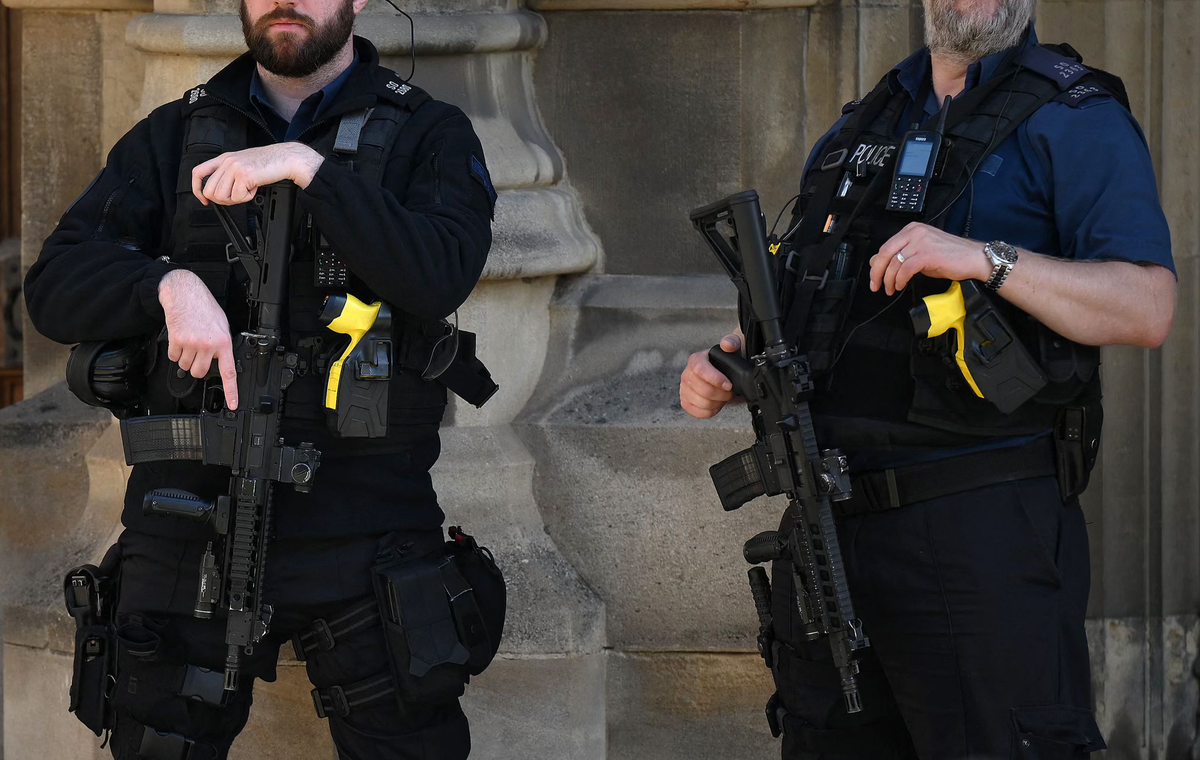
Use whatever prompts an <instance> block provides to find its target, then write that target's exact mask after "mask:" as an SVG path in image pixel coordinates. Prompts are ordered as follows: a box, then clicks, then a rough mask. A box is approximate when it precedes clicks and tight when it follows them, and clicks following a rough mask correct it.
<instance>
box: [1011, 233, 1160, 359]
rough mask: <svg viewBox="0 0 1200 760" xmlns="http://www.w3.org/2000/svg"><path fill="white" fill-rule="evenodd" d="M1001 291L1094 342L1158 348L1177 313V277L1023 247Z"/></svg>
mask: <svg viewBox="0 0 1200 760" xmlns="http://www.w3.org/2000/svg"><path fill="white" fill-rule="evenodd" d="M998 293H999V295H1000V296H1002V297H1004V298H1005V299H1006V300H1007V301H1009V302H1010V303H1012V304H1013V305H1014V306H1016V307H1017V308H1019V309H1021V310H1022V311H1025V312H1027V313H1029V314H1031V315H1032V316H1034V317H1036V318H1037V319H1038V320H1039V321H1041V322H1042V323H1043V324H1045V325H1046V326H1047V327H1049V328H1050V329H1051V330H1053V331H1054V332H1056V333H1058V334H1060V335H1062V336H1064V337H1066V338H1070V339H1071V340H1074V341H1076V342H1079V343H1084V344H1087V345H1092V346H1102V345H1111V344H1123V345H1134V346H1147V347H1151V348H1156V347H1158V346H1160V345H1161V344H1162V342H1163V341H1164V340H1166V336H1167V333H1168V332H1170V329H1171V322H1172V319H1173V317H1174V313H1175V276H1174V275H1173V274H1172V273H1171V271H1170V270H1168V269H1166V268H1165V267H1161V266H1156V265H1138V264H1132V263H1129V262H1125V261H1070V260H1066V259H1058V258H1053V257H1050V256H1042V255H1040V254H1036V253H1031V252H1029V251H1021V252H1020V256H1019V258H1018V260H1017V264H1016V266H1014V267H1013V270H1012V272H1011V273H1010V274H1009V277H1008V279H1007V280H1006V281H1005V283H1004V286H1003V287H1001V288H1000V290H999V291H998Z"/></svg>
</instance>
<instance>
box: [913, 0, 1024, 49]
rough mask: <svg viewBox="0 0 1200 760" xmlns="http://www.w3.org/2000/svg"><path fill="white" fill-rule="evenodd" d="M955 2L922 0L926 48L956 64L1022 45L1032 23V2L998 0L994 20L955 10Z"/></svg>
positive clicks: (992, 17)
mask: <svg viewBox="0 0 1200 760" xmlns="http://www.w3.org/2000/svg"><path fill="white" fill-rule="evenodd" d="M954 2H955V0H925V44H927V45H929V50H930V52H932V53H935V54H937V55H942V56H945V57H947V58H950V59H951V60H954V61H956V62H958V63H963V64H972V63H974V62H975V61H978V60H981V59H983V58H986V57H988V56H989V55H992V54H993V53H999V52H1000V51H1001V50H1007V49H1008V48H1010V47H1013V46H1014V45H1016V44H1017V43H1019V42H1020V41H1021V37H1022V35H1024V33H1025V29H1026V27H1028V26H1029V22H1030V21H1031V20H1033V3H1034V0H1000V5H999V7H998V8H997V9H996V13H995V15H993V16H990V17H989V16H983V15H980V14H978V13H976V12H974V11H972V10H968V11H966V12H965V13H963V12H961V11H959V10H958V9H957V8H955V7H954Z"/></svg>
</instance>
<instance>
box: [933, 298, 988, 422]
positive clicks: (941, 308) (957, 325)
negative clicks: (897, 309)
mask: <svg viewBox="0 0 1200 760" xmlns="http://www.w3.org/2000/svg"><path fill="white" fill-rule="evenodd" d="M923 300H924V305H925V308H924V313H923V314H922V315H921V316H923V317H925V319H926V320H927V322H928V324H929V327H928V329H927V330H926V333H925V336H924V337H926V338H936V337H937V336H939V335H941V334H942V333H944V332H946V331H947V330H954V332H955V343H956V344H957V350H956V351H955V354H954V360H955V361H957V362H958V368H959V369H960V370H962V373H963V377H965V378H966V379H967V383H968V384H969V385H970V386H971V390H973V391H975V395H976V396H978V397H979V398H983V393H982V392H980V390H979V386H978V385H976V384H975V378H974V377H972V376H971V370H970V369H968V368H967V359H966V356H965V355H964V350H965V348H966V344H967V340H966V330H965V322H966V318H967V305H966V302H964V301H963V293H962V285H961V284H959V283H957V282H956V283H954V284H952V285H951V286H950V288H949V289H948V290H947V291H946V292H945V293H938V294H936V295H932V296H926V297H925V298H924V299H923ZM922 326H924V325H922ZM918 332H920V330H919V329H918Z"/></svg>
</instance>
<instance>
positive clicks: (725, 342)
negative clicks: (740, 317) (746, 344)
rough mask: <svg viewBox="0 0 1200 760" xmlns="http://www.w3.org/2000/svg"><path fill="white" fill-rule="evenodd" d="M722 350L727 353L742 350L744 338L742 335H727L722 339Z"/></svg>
mask: <svg viewBox="0 0 1200 760" xmlns="http://www.w3.org/2000/svg"><path fill="white" fill-rule="evenodd" d="M721 349H722V350H723V351H725V352H726V353H730V354H731V353H733V352H734V351H740V350H742V338H741V336H740V335H736V334H735V335H726V336H725V337H724V338H721Z"/></svg>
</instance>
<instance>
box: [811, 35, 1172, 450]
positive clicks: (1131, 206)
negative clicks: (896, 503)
mask: <svg viewBox="0 0 1200 760" xmlns="http://www.w3.org/2000/svg"><path fill="white" fill-rule="evenodd" d="M1035 44H1037V36H1036V34H1034V32H1033V30H1032V29H1030V32H1029V35H1028V38H1027V40H1026V42H1025V45H1027V46H1028V45H1035ZM1003 57H1004V53H1003V52H1001V53H997V54H995V55H991V56H988V57H987V58H984V59H983V60H981V61H978V62H976V63H973V64H971V65H970V66H969V67H968V68H967V76H966V83H965V88H964V90H963V92H964V93H965V92H967V91H968V90H970V89H971V88H972V87H974V86H976V85H978V84H979V83H980V82H984V81H987V80H988V79H989V78H990V77H991V76H992V75H993V74H994V73H995V71H996V69H997V68H998V67H999V66H1000V64H1001V63H1002V60H1003ZM895 70H896V72H897V81H898V82H899V83H900V85H901V86H902V87H904V89H905V90H907V91H908V93H909V95H910V96H911V97H912V99H913V100H914V101H915V100H916V99H917V98H918V97H919V96H920V94H921V92H920V91H921V89H922V85H923V84H924V83H925V82H927V81H928V79H929V76H930V60H929V50H928V48H922V49H921V50H918V51H917V52H916V53H913V54H912V55H911V56H909V57H908V58H907V59H905V60H904V61H903V62H901V63H900V64H899V65H898V66H897V67H896V69H895ZM928 89H929V95H928V97H927V99H926V101H925V103H924V104H922V105H923V108H922V113H921V115H919V116H917V117H916V118H914V116H913V114H912V113H911V111H912V108H913V107H912V106H910V108H909V113H907V114H906V115H905V118H903V119H901V120H900V124H899V126H898V128H897V133H896V136H897V137H903V135H904V133H905V132H906V131H907V130H908V128H909V126H910V123H911V122H913V121H921V122H924V121H925V120H926V119H927V118H928V117H930V116H933V115H934V114H936V113H937V112H938V111H940V110H941V104H940V103H939V102H938V98H937V96H936V95H935V94H933V92H932V89H933V88H932V87H930V88H928ZM959 96H960V97H961V93H960V95H959ZM914 105H915V103H914ZM848 118H849V116H848V115H847V116H843V117H842V118H841V119H839V120H838V122H837V123H836V124H834V126H833V128H832V129H830V130H829V132H827V133H826V134H825V136H824V137H822V138H821V139H820V140H819V141H817V143H816V145H815V146H814V147H813V150H812V153H810V155H809V158H808V162H807V163H806V164H805V174H807V173H808V170H809V168H810V167H811V166H812V164H813V162H814V161H816V160H817V158H818V157H820V156H822V155H823V153H824V150H825V146H826V145H827V144H828V142H829V140H830V139H831V138H832V137H833V136H834V135H835V134H836V133H837V131H838V130H839V129H841V127H842V125H843V124H844V123H845V121H846V119H848ZM972 185H973V186H974V187H973V191H972V188H968V189H967V190H966V192H964V193H963V194H962V196H961V197H960V198H959V199H958V200H957V201H956V202H955V203H954V205H953V206H951V208H950V210H949V211H948V212H947V216H946V224H945V230H946V231H947V232H950V233H952V234H955V235H962V234H963V231H964V229H965V225H966V220H967V214H968V211H970V213H971V232H970V237H971V238H973V239H975V240H980V241H987V240H1003V241H1004V242H1006V243H1010V244H1012V245H1014V246H1017V247H1018V248H1024V249H1025V250H1029V251H1034V252H1035V253H1041V254H1045V255H1048V256H1058V257H1062V258H1067V259H1076V260H1081V261H1082V260H1091V261H1098V260H1111V261H1129V262H1134V263H1150V264H1158V265H1160V266H1164V267H1166V268H1167V269H1170V270H1171V271H1172V272H1174V271H1175V264H1174V261H1173V260H1172V257H1171V234H1170V230H1169V228H1168V226H1167V220H1166V216H1165V215H1164V214H1163V210H1162V206H1161V205H1160V203H1159V200H1158V184H1157V182H1156V181H1155V178H1154V167H1153V165H1152V163H1151V160H1150V151H1149V148H1148V147H1147V145H1146V138H1145V136H1144V135H1143V134H1142V130H1141V128H1140V127H1139V126H1138V123H1137V121H1136V120H1135V119H1134V118H1133V115H1132V114H1131V113H1130V112H1129V111H1128V110H1126V109H1125V107H1124V106H1122V105H1121V104H1120V103H1119V102H1117V100H1116V99H1115V98H1112V97H1109V96H1099V95H1098V96H1093V97H1091V98H1088V99H1087V100H1084V101H1083V102H1082V103H1080V104H1079V105H1078V106H1077V107H1076V106H1072V105H1068V104H1066V103H1059V102H1056V101H1051V102H1049V103H1047V104H1046V105H1044V106H1042V107H1041V108H1040V109H1038V111H1037V112H1036V113H1034V114H1033V116H1031V117H1030V118H1029V119H1027V120H1026V121H1025V122H1024V123H1022V124H1021V125H1020V126H1019V127H1018V128H1017V129H1016V131H1015V132H1013V133H1012V134H1011V135H1009V137H1008V138H1006V139H1005V140H1004V141H1003V142H1001V143H1000V145H998V146H997V147H996V149H995V150H994V151H993V152H992V154H991V155H990V156H988V157H987V158H986V159H984V161H983V163H982V164H981V165H980V167H979V170H978V171H977V172H976V173H975V176H974V178H973V180H972ZM972 192H973V194H974V199H973V200H972ZM1018 266H1020V264H1018ZM1048 433H1049V431H1047V434H1048ZM1036 437H1037V436H1025V437H1019V438H1000V439H995V440H992V441H988V442H986V443H983V444H981V445H980V446H973V447H971V448H969V449H954V450H945V449H941V450H911V451H905V452H895V451H892V452H888V453H887V454H883V453H882V452H879V453H878V455H876V453H874V452H861V456H860V457H856V459H857V460H858V461H857V462H856V467H857V469H879V468H883V467H895V466H900V465H903V464H913V463H916V462H919V461H932V460H936V459H940V458H944V457H946V456H955V455H959V454H964V453H969V452H971V451H978V450H987V449H994V448H1002V447H1006V446H1012V445H1019V444H1021V443H1025V442H1028V441H1030V440H1032V439H1034V438H1036Z"/></svg>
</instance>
